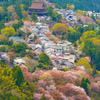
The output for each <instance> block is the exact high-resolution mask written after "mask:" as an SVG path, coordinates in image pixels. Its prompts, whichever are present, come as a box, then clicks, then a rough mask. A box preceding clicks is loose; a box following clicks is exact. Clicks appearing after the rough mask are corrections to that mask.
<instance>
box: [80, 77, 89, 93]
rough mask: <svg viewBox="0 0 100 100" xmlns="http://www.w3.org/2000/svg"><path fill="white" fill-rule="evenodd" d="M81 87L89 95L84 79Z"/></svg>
mask: <svg viewBox="0 0 100 100" xmlns="http://www.w3.org/2000/svg"><path fill="white" fill-rule="evenodd" d="M81 87H82V88H84V89H85V91H86V93H88V87H87V82H86V80H85V79H84V78H82V83H81Z"/></svg>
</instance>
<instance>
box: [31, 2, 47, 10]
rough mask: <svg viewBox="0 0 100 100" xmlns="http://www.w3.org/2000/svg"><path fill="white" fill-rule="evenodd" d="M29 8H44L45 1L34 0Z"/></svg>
mask: <svg viewBox="0 0 100 100" xmlns="http://www.w3.org/2000/svg"><path fill="white" fill-rule="evenodd" d="M29 8H33V9H44V8H45V7H44V3H43V2H32V5H31V7H29Z"/></svg>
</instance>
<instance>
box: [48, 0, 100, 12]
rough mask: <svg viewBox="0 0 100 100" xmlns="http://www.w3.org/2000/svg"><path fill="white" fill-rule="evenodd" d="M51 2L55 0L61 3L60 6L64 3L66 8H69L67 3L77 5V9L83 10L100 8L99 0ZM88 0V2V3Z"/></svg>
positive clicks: (97, 9) (59, 0) (60, 0)
mask: <svg viewBox="0 0 100 100" xmlns="http://www.w3.org/2000/svg"><path fill="white" fill-rule="evenodd" d="M50 2H54V3H57V4H59V5H60V6H61V5H63V7H64V8H67V4H73V5H75V9H76V10H78V9H81V10H86V11H87V10H92V11H93V10H94V11H99V10H100V2H99V0H95V1H94V0H50ZM87 2H88V3H87Z"/></svg>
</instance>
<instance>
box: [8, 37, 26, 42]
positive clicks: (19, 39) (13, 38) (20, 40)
mask: <svg viewBox="0 0 100 100" xmlns="http://www.w3.org/2000/svg"><path fill="white" fill-rule="evenodd" d="M9 40H13V42H14V43H19V42H25V40H24V39H23V38H20V37H16V36H11V37H9Z"/></svg>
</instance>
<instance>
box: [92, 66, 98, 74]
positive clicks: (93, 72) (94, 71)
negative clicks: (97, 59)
mask: <svg viewBox="0 0 100 100" xmlns="http://www.w3.org/2000/svg"><path fill="white" fill-rule="evenodd" d="M95 74H97V71H96V66H94V67H93V71H92V76H94V75H95Z"/></svg>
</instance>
